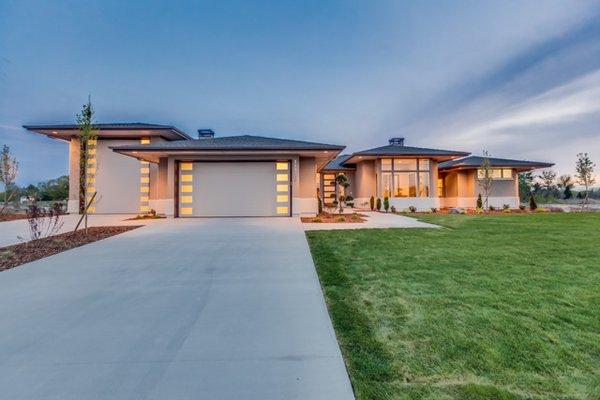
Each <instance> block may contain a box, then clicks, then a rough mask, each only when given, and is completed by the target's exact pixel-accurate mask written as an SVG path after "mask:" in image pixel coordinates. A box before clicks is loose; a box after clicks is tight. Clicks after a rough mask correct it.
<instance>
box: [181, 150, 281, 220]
mask: <svg viewBox="0 0 600 400" xmlns="http://www.w3.org/2000/svg"><path fill="white" fill-rule="evenodd" d="M178 166H179V168H178V169H179V172H178V182H177V188H178V200H179V201H178V203H179V205H178V208H179V216H180V217H274V216H283V217H287V216H290V215H291V204H290V200H291V193H290V191H291V185H290V178H291V177H290V175H291V174H290V163H289V161H245V162H239V161H238V162H228V161H214V162H208V161H189V162H188V161H182V162H179V165H178Z"/></svg>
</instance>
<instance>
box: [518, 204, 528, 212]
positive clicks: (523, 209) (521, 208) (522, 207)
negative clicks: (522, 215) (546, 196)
mask: <svg viewBox="0 0 600 400" xmlns="http://www.w3.org/2000/svg"><path fill="white" fill-rule="evenodd" d="M526 208H527V207H525V206H524V205H523V204H521V205H519V210H521V211H525V209H526Z"/></svg>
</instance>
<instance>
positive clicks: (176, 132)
mask: <svg viewBox="0 0 600 400" xmlns="http://www.w3.org/2000/svg"><path fill="white" fill-rule="evenodd" d="M94 127H95V128H96V130H98V131H100V132H101V133H107V132H115V134H113V135H106V136H111V137H115V138H116V137H119V138H123V137H127V136H128V135H129V133H130V132H131V133H135V135H134V136H135V137H139V136H140V135H143V134H150V135H154V136H162V137H164V138H165V139H169V140H180V139H191V137H190V136H189V135H188V134H187V133H185V132H183V131H182V130H180V129H178V128H177V127H175V126H173V125H161V124H145V123H141V122H117V123H106V124H94ZM23 128H25V129H27V130H28V131H32V132H36V133H41V134H43V135H47V136H50V137H54V138H58V139H68V138H70V137H72V136H73V135H74V134H75V133H74V132H76V131H77V130H78V128H77V125H76V124H54V125H52V124H50V125H23ZM100 136H103V135H102V134H101V135H100Z"/></svg>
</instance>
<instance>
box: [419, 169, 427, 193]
mask: <svg viewBox="0 0 600 400" xmlns="http://www.w3.org/2000/svg"><path fill="white" fill-rule="evenodd" d="M419 197H429V172H419Z"/></svg>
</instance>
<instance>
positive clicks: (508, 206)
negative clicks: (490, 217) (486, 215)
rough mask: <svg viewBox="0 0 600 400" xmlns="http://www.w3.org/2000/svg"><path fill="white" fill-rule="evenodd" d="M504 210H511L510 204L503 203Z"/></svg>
mask: <svg viewBox="0 0 600 400" xmlns="http://www.w3.org/2000/svg"><path fill="white" fill-rule="evenodd" d="M502 209H503V210H510V204H502Z"/></svg>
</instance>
